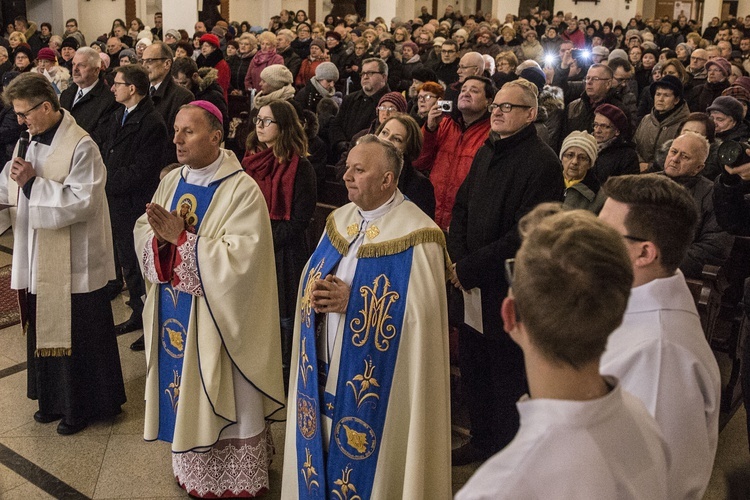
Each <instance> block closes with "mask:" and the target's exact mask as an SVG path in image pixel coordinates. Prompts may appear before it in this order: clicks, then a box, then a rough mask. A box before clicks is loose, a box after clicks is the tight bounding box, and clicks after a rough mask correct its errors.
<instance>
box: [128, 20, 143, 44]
mask: <svg viewBox="0 0 750 500" xmlns="http://www.w3.org/2000/svg"><path fill="white" fill-rule="evenodd" d="M145 27H146V25H144V24H143V21H141V20H140V19H139V18H137V17H134V18H133V19H132V20H131V21H130V29H129V30H128V36H130V38H132V39H133V40H138V33H140V32H141V31H143V29H144V28H145Z"/></svg>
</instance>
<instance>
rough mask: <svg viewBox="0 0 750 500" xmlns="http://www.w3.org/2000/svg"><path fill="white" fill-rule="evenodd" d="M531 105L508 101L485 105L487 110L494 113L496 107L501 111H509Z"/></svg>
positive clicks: (526, 107) (527, 107)
mask: <svg viewBox="0 0 750 500" xmlns="http://www.w3.org/2000/svg"><path fill="white" fill-rule="evenodd" d="M530 107H531V106H527V105H525V104H511V103H509V102H501V103H500V104H495V103H492V104H490V105H489V106H487V111H489V112H490V113H494V112H495V110H496V109H499V110H500V111H502V112H503V113H510V112H511V111H513V109H514V108H521V109H529V108H530Z"/></svg>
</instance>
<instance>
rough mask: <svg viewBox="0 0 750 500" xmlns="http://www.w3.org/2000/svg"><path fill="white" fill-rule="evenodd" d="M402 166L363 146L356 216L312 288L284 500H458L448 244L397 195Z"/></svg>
mask: <svg viewBox="0 0 750 500" xmlns="http://www.w3.org/2000/svg"><path fill="white" fill-rule="evenodd" d="M402 164H403V158H402V157H401V153H400V152H399V151H398V149H396V147H395V146H393V144H391V143H389V142H386V141H382V140H380V139H378V138H377V137H376V136H374V135H366V136H364V137H363V138H362V139H360V140H359V141H358V143H357V145H356V146H355V147H354V148H352V150H351V151H350V152H349V156H348V158H347V161H346V167H347V169H346V173H345V175H344V181H345V182H346V187H347V190H348V194H349V199H350V200H351V201H352V203H349V204H348V205H345V206H343V207H341V208H339V209H338V210H336V211H335V212H333V213H332V214H331V215H330V216H329V217H328V221H327V223H326V229H325V233H324V235H323V237H322V238H321V240H320V243H319V244H318V247H317V248H316V250H315V252H314V253H313V255H312V257H311V258H310V261H309V262H308V265H307V268H306V270H305V272H304V274H303V275H302V285H301V287H300V295H299V298H298V300H297V317H296V320H295V332H294V348H293V352H292V363H291V367H292V377H291V381H290V384H289V410H288V413H287V426H286V444H285V449H284V474H283V479H282V481H283V483H282V492H281V496H282V498H285V499H322V500H325V499H334V498H341V499H344V498H346V499H352V498H354V495H357V498H373V499H376V498H384V499H385V498H388V499H390V498H404V499H406V498H408V499H445V498H450V495H451V469H450V434H451V430H450V395H449V379H448V313H447V305H446V298H445V282H446V278H445V271H446V264H447V262H446V257H445V238H444V236H443V232H442V231H441V230H440V228H438V227H437V225H436V224H435V223H434V222H433V221H432V220H431V219H430V218H429V217H427V216H426V215H425V214H424V212H422V210H421V209H420V208H419V207H417V206H416V205H415V204H414V203H412V202H411V201H408V200H406V199H405V198H404V195H403V194H401V192H400V191H399V190H398V188H397V186H398V177H399V174H400V171H401V166H402ZM318 332H320V333H319V334H318Z"/></svg>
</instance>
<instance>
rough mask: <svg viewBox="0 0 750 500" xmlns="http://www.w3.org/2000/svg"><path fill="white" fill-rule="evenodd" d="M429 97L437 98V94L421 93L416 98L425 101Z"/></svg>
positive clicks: (429, 98)
mask: <svg viewBox="0 0 750 500" xmlns="http://www.w3.org/2000/svg"><path fill="white" fill-rule="evenodd" d="M431 99H437V96H434V95H429V94H423V95H420V96H417V100H418V101H419V102H427V101H429V100H431Z"/></svg>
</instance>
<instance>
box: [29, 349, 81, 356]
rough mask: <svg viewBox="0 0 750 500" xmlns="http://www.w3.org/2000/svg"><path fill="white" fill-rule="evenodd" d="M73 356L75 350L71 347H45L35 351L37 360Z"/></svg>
mask: <svg viewBox="0 0 750 500" xmlns="http://www.w3.org/2000/svg"><path fill="white" fill-rule="evenodd" d="M72 354H73V349H71V348H70V347H67V348H65V347H45V348H42V349H37V350H35V351H34V357H37V358H60V357H62V356H70V355H72Z"/></svg>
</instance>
